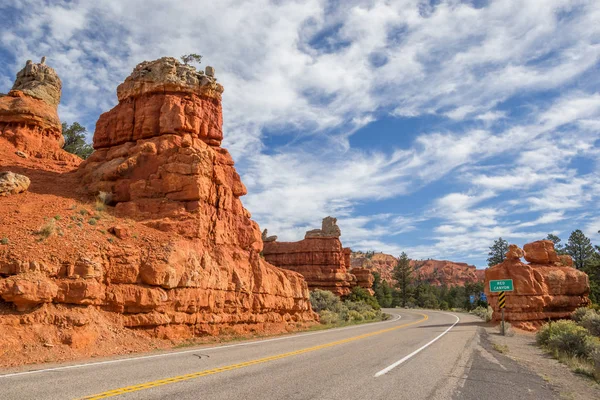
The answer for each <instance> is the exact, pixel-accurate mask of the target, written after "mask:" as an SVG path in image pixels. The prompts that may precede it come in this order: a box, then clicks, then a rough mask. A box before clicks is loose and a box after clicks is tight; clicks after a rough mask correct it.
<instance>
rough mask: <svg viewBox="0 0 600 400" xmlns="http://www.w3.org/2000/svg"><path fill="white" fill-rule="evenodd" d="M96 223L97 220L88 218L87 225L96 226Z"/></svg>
mask: <svg viewBox="0 0 600 400" xmlns="http://www.w3.org/2000/svg"><path fill="white" fill-rule="evenodd" d="M97 223H98V220H97V219H96V218H90V220H89V221H88V224H90V225H96V224H97Z"/></svg>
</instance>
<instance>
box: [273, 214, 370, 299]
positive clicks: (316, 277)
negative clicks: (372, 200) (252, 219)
mask: <svg viewBox="0 0 600 400" xmlns="http://www.w3.org/2000/svg"><path fill="white" fill-rule="evenodd" d="M335 222H336V220H335V218H331V217H327V218H325V219H324V220H323V229H314V230H312V231H308V232H307V233H306V238H305V239H304V240H301V241H299V242H277V241H270V242H265V244H264V249H263V255H264V257H265V260H267V261H268V262H270V263H271V264H273V265H276V266H278V267H280V268H285V269H289V270H292V271H296V272H299V273H300V274H302V276H304V278H305V279H306V282H307V283H308V288H309V289H311V290H314V289H321V290H329V291H331V292H333V293H335V294H336V295H338V296H345V295H347V294H349V293H350V290H351V288H352V287H353V286H356V285H357V284H358V282H357V279H356V277H355V276H354V275H352V274H351V273H349V272H348V269H349V268H350V253H351V251H350V249H348V248H343V247H342V243H341V242H340V239H339V236H340V232H339V228H338V227H337V225H336V224H335ZM362 279H363V281H362V283H363V284H364V285H366V280H365V279H364V276H363V277H362ZM371 286H372V281H371ZM371 286H369V287H368V288H367V289H369V290H370V289H371Z"/></svg>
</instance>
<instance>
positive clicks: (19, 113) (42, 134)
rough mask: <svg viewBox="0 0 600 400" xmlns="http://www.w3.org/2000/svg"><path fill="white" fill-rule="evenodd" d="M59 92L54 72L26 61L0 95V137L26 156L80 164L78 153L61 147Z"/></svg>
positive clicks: (59, 86)
mask: <svg viewBox="0 0 600 400" xmlns="http://www.w3.org/2000/svg"><path fill="white" fill-rule="evenodd" d="M60 96H61V82H60V79H59V78H58V75H57V74H56V72H55V71H54V70H53V69H52V68H50V67H49V66H47V65H45V64H41V63H40V64H34V63H32V62H31V61H28V62H27V65H26V66H25V68H23V69H22V70H21V71H19V72H18V73H17V79H16V81H15V83H14V85H13V88H12V90H11V91H10V92H9V93H8V95H6V96H1V97H0V140H1V139H4V140H6V141H8V142H9V143H10V144H11V145H12V146H14V147H15V148H16V150H17V151H20V152H22V153H23V154H25V155H26V156H33V157H36V158H42V159H51V160H55V161H61V162H62V163H65V164H70V165H73V166H77V165H79V163H80V162H81V159H80V158H79V157H77V156H75V155H73V154H70V153H67V152H66V151H64V150H62V146H63V144H64V139H63V136H62V126H61V123H60V120H59V118H58V114H57V107H58V103H59V102H60Z"/></svg>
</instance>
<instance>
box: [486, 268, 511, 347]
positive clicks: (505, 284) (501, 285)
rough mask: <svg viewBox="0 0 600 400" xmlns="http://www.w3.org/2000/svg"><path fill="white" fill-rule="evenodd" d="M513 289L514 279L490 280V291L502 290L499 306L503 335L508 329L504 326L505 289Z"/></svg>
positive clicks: (499, 296) (509, 290)
mask: <svg viewBox="0 0 600 400" xmlns="http://www.w3.org/2000/svg"><path fill="white" fill-rule="evenodd" d="M513 290H514V286H513V281H512V279H503V280H494V281H490V292H500V294H499V295H498V307H499V308H500V311H501V312H502V326H501V328H500V330H501V332H502V336H505V335H506V329H505V327H504V307H506V293H505V291H508V292H512V291H513Z"/></svg>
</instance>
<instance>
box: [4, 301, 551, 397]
mask: <svg viewBox="0 0 600 400" xmlns="http://www.w3.org/2000/svg"><path fill="white" fill-rule="evenodd" d="M385 311H386V312H387V313H389V314H391V315H392V318H391V319H390V320H388V321H384V322H379V323H371V324H364V325H357V326H351V327H347V328H340V329H332V330H327V331H317V332H308V333H297V334H291V335H286V336H279V337H275V338H270V339H263V340H255V341H244V342H235V343H231V344H225V345H220V346H199V347H196V348H186V349H184V350H174V351H172V352H168V353H158V354H149V355H141V356H134V357H130V358H114V359H106V360H103V361H94V362H90V363H83V364H64V365H58V366H36V367H29V368H26V369H23V370H21V371H16V372H14V371H0V399H36V400H38V399H78V398H90V399H100V398H109V397H115V398H122V399H215V400H220V399H228V400H229V399H267V400H269V399H273V400H274V399H328V400H329V399H332V400H333V399H340V400H341V399H343V400H348V399H474V400H475V399H477V400H481V399H495V400H500V399H518V400H523V399H553V398H555V396H556V395H555V393H554V392H553V391H552V390H551V388H550V387H549V386H548V385H547V384H546V383H545V382H544V380H543V379H541V378H540V377H539V376H537V375H535V374H533V373H531V372H530V371H527V370H525V369H523V367H521V366H520V365H518V364H517V363H515V362H514V361H512V360H511V359H509V358H507V357H505V356H503V355H502V354H500V353H498V352H496V351H494V350H493V349H492V348H491V345H490V343H489V341H488V340H487V339H486V337H485V333H484V330H483V329H481V328H480V327H479V326H480V325H481V322H480V320H479V319H477V318H476V317H473V316H470V315H467V314H456V313H451V312H436V311H430V310H402V309H390V310H385Z"/></svg>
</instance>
